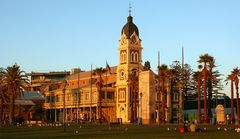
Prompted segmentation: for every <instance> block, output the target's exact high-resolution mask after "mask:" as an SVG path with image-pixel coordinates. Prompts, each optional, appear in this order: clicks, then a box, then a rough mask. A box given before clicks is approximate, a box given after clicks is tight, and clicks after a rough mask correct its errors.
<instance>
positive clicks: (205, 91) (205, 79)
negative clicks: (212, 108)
mask: <svg viewBox="0 0 240 139" xmlns="http://www.w3.org/2000/svg"><path fill="white" fill-rule="evenodd" d="M203 76H204V123H207V68H206V66H205V67H204V71H203Z"/></svg>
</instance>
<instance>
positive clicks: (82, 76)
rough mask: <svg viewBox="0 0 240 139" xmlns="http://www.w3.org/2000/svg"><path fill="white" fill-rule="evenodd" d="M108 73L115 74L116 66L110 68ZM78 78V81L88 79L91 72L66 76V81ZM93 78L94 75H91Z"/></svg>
mask: <svg viewBox="0 0 240 139" xmlns="http://www.w3.org/2000/svg"><path fill="white" fill-rule="evenodd" d="M93 71H94V70H93ZM93 71H92V73H93ZM110 71H111V74H115V73H116V71H117V66H113V67H110ZM108 75H109V74H108ZM78 76H79V78H80V79H81V78H90V77H91V70H90V71H84V72H80V73H79V74H78V73H75V74H72V75H70V76H68V77H67V78H68V80H72V79H77V78H78ZM93 77H94V75H93Z"/></svg>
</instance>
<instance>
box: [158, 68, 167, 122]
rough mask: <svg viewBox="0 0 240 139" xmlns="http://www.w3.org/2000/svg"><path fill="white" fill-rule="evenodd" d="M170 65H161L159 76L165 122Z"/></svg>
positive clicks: (163, 119)
mask: <svg viewBox="0 0 240 139" xmlns="http://www.w3.org/2000/svg"><path fill="white" fill-rule="evenodd" d="M167 71H168V67H167V65H165V64H163V65H161V66H160V67H159V74H160V75H159V77H160V82H161V83H162V85H161V93H162V121H163V123H165V86H164V85H165V79H166V77H167Z"/></svg>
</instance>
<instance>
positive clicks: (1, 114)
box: [0, 96, 3, 127]
mask: <svg viewBox="0 0 240 139" xmlns="http://www.w3.org/2000/svg"><path fill="white" fill-rule="evenodd" d="M0 106H1V110H0V127H1V126H2V122H3V99H2V96H0Z"/></svg>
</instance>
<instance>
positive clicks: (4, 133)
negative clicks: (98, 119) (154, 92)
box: [0, 125, 240, 139]
mask: <svg viewBox="0 0 240 139" xmlns="http://www.w3.org/2000/svg"><path fill="white" fill-rule="evenodd" d="M204 127H206V128H207V129H206V130H204V131H203V132H202V133H183V134H182V133H180V132H179V126H174V125H169V126H168V125H164V126H160V127H158V126H144V125H141V126H139V125H111V126H108V125H81V127H80V126H69V127H67V128H66V129H67V131H66V132H63V127H43V126H42V127H40V126H32V127H27V126H22V127H14V128H13V127H1V128H0V139H28V138H30V139H37V138H41V139H45V138H56V139H61V138H67V139H69V138H70V139H72V138H89V139H93V138H102V139H106V138H111V139H128V138H129V139H134V138H137V139H139V138H140V139H141V138H142V139H148V138H153V139H181V138H184V139H185V138H189V139H240V133H237V132H235V131H234V127H230V126H228V127H226V128H227V131H224V130H223V127H221V128H222V129H221V130H220V131H218V130H217V127H218V126H202V128H204ZM168 128H169V130H168ZM76 131H78V133H76Z"/></svg>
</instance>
